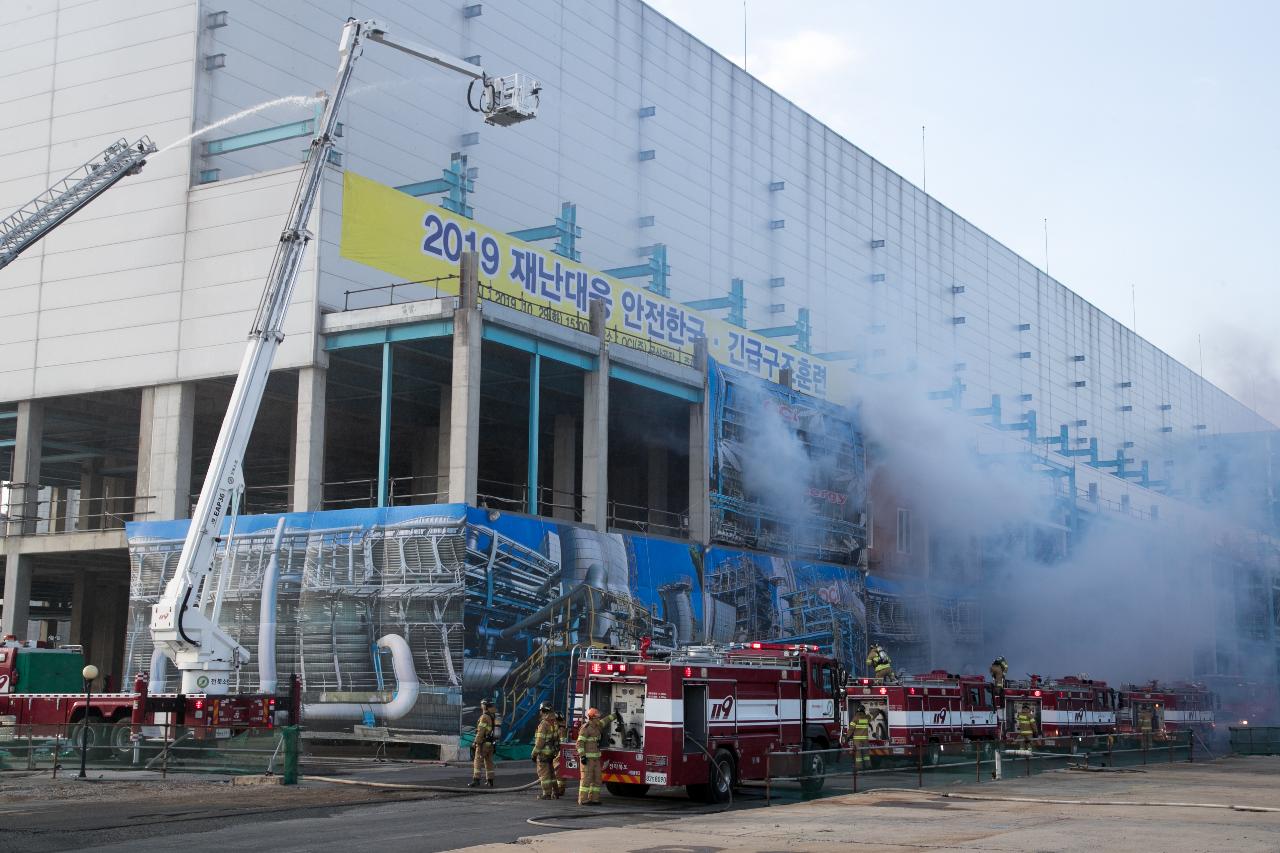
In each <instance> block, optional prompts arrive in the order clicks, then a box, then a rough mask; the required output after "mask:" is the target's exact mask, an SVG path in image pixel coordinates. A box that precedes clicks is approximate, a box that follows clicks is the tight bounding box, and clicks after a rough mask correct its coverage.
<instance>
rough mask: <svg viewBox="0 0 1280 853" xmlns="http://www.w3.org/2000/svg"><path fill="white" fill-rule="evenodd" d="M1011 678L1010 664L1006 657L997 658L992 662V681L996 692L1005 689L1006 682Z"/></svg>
mask: <svg viewBox="0 0 1280 853" xmlns="http://www.w3.org/2000/svg"><path fill="white" fill-rule="evenodd" d="M1008 677H1009V662H1008V661H1007V660H1005V659H1004V655H1001V656H1000V657H998V658H996V659H995V660H993V661H992V662H991V681H992V682H993V683H994V684H995V687H996V690H1003V689H1004V680H1005V679H1006V678H1008Z"/></svg>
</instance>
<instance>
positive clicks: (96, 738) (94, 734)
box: [66, 717, 108, 761]
mask: <svg viewBox="0 0 1280 853" xmlns="http://www.w3.org/2000/svg"><path fill="white" fill-rule="evenodd" d="M85 723H86V721H85V719H84V718H81V719H79V720H77V721H76V722H75V724H74V725H72V727H71V731H70V732H69V733H68V734H67V741H66V745H67V747H68V748H70V749H72V750H74V751H75V753H76V755H77V756H78V755H79V754H80V750H81V748H82V747H83V745H84V744H85V743H86V741H85V740H84V736H85ZM104 725H105V723H103V721H102V718H101V717H89V718H88V728H89V740H88V745H89V748H88V755H87V757H88V759H89V760H90V761H93V760H95V759H99V758H102V757H104V755H106V754H108V751H107V750H105V749H104V747H103V745H102V742H103V741H104V740H107V736H106V734H105V733H104V732H103V731H102V729H103V726H104Z"/></svg>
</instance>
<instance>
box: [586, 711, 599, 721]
mask: <svg viewBox="0 0 1280 853" xmlns="http://www.w3.org/2000/svg"><path fill="white" fill-rule="evenodd" d="M599 716H600V709H598V708H588V709H587V719H588V720H594V719H596V718H597V717H599Z"/></svg>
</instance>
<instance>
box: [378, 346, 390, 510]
mask: <svg viewBox="0 0 1280 853" xmlns="http://www.w3.org/2000/svg"><path fill="white" fill-rule="evenodd" d="M391 367H392V365H391V342H390V341H387V342H386V343H384V344H383V345H382V392H381V393H382V396H381V400H380V403H381V405H380V406H379V420H378V506H380V507H383V506H386V505H387V499H388V497H389V495H390V488H389V485H390V480H391V381H392V373H391Z"/></svg>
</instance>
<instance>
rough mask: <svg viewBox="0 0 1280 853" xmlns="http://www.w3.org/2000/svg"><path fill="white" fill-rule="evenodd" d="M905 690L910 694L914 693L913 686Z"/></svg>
mask: <svg viewBox="0 0 1280 853" xmlns="http://www.w3.org/2000/svg"><path fill="white" fill-rule="evenodd" d="M907 692H908V693H910V694H911V695H912V696H914V695H916V689H915V688H914V687H911V688H908V689H907Z"/></svg>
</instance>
